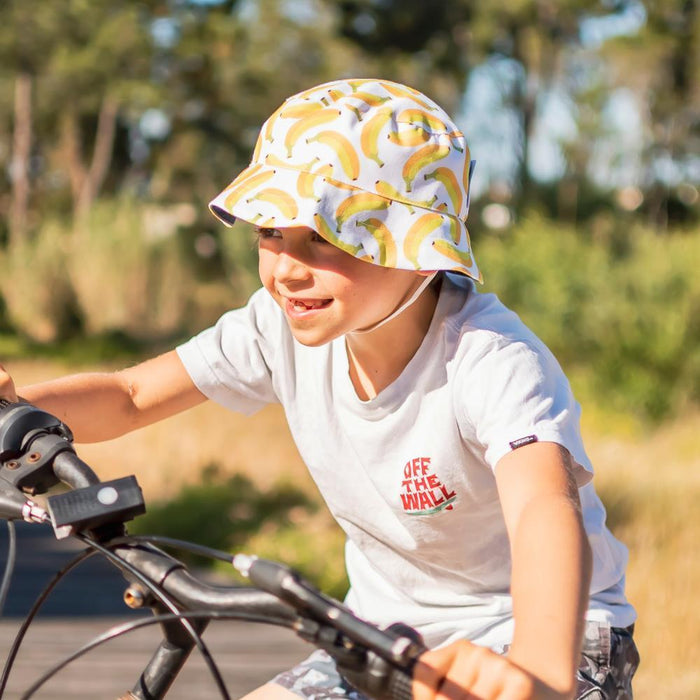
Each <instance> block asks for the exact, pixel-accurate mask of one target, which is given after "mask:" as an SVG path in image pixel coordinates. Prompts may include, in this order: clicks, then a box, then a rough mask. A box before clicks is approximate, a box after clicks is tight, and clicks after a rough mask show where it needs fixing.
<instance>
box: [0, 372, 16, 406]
mask: <svg viewBox="0 0 700 700" xmlns="http://www.w3.org/2000/svg"><path fill="white" fill-rule="evenodd" d="M0 399H5V400H6V401H12V402H14V401H17V392H16V391H15V383H14V382H13V381H12V377H11V376H10V375H9V374H8V373H7V372H6V371H5V368H4V367H3V366H2V365H0Z"/></svg>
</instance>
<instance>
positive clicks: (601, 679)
mask: <svg viewBox="0 0 700 700" xmlns="http://www.w3.org/2000/svg"><path fill="white" fill-rule="evenodd" d="M632 632H633V627H628V628H626V629H620V628H617V627H610V626H609V625H607V624H604V623H598V622H588V623H587V625H586V630H585V634H584V639H583V653H582V655H581V665H580V666H579V669H578V672H577V681H578V688H577V692H576V699H577V700H632V676H633V675H634V672H635V671H636V670H637V666H638V665H639V653H638V651H637V647H636V645H635V643H634V639H633V637H632ZM271 682H272V683H276V684H277V685H281V686H282V687H283V688H286V689H287V690H290V691H291V692H292V693H294V694H295V695H298V696H299V697H301V698H305V699H306V700H326V699H327V698H328V699H330V698H349V700H368V698H367V696H365V695H363V694H362V693H360V692H359V691H357V690H355V689H354V688H353V687H352V686H351V685H350V684H349V683H348V682H347V681H346V680H345V679H344V678H343V677H342V676H341V675H340V673H339V672H338V669H337V668H336V665H335V661H333V659H332V658H331V657H330V656H329V655H328V654H327V653H326V652H325V651H322V650H320V649H317V650H316V651H314V652H313V653H312V654H311V655H310V656H309V657H308V658H306V659H305V660H304V661H302V662H301V663H300V664H298V665H297V666H295V667H294V668H292V669H290V670H289V671H284V672H282V673H280V674H279V675H278V676H276V677H275V678H273V679H272V681H271Z"/></svg>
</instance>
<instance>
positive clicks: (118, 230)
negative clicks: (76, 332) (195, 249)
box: [66, 199, 193, 338]
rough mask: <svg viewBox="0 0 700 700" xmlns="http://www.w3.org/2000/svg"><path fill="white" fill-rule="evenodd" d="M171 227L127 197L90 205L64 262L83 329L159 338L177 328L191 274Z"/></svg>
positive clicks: (189, 294) (180, 324)
mask: <svg viewBox="0 0 700 700" xmlns="http://www.w3.org/2000/svg"><path fill="white" fill-rule="evenodd" d="M176 230H177V226H176V222H170V221H168V220H167V219H165V221H164V222H163V221H160V220H159V219H158V218H156V217H154V216H150V217H149V209H148V208H146V207H143V206H138V205H137V204H136V203H135V202H133V201H131V200H128V199H122V200H115V201H106V200H102V201H101V202H99V203H98V204H97V205H96V206H95V207H93V209H92V210H91V212H90V216H89V218H88V220H87V223H86V224H85V226H84V228H82V229H81V230H79V231H77V232H76V233H74V234H72V236H71V249H70V256H69V257H68V259H67V261H66V263H67V268H68V273H69V276H70V279H71V282H72V285H73V288H74V289H75V293H76V296H77V299H78V304H79V307H80V310H81V314H82V317H83V320H84V325H85V328H86V330H87V332H88V334H90V335H95V334H104V333H108V332H114V331H122V332H125V333H127V334H128V335H129V336H131V337H134V338H158V337H167V336H170V335H173V334H174V333H176V332H177V331H179V330H181V329H182V327H183V325H184V321H185V318H186V316H187V312H188V307H189V302H190V299H191V297H192V285H193V279H192V275H191V273H190V270H189V268H188V265H187V263H186V260H184V257H183V253H182V251H181V250H180V247H179V245H178V241H177V236H176Z"/></svg>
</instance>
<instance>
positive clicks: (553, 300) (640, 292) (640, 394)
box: [475, 216, 700, 421]
mask: <svg viewBox="0 0 700 700" xmlns="http://www.w3.org/2000/svg"><path fill="white" fill-rule="evenodd" d="M475 247H476V254H477V260H478V261H479V263H480V265H481V268H482V270H483V272H484V279H485V289H486V290H489V291H494V292H496V293H497V294H498V295H499V297H500V298H501V299H502V300H503V301H504V302H505V303H506V304H507V305H508V306H510V307H511V308H513V309H514V310H516V311H517V312H518V313H519V314H520V315H521V317H522V318H523V320H524V321H525V322H526V323H527V324H528V325H529V326H530V327H531V328H532V329H533V330H534V331H535V332H536V333H537V334H538V335H539V336H540V337H541V338H542V339H543V340H544V341H545V342H546V343H547V344H548V345H549V347H550V348H551V349H552V351H553V352H554V353H555V355H557V357H558V358H559V360H560V362H561V363H562V365H564V368H565V370H566V372H567V374H569V375H570V377H571V378H572V381H573V382H574V384H575V385H576V388H577V389H579V390H580V391H581V392H582V393H583V394H585V395H586V396H587V397H590V398H591V399H593V400H595V402H596V403H598V404H601V405H603V406H607V407H609V408H610V409H611V410H613V411H621V412H628V413H632V414H634V415H635V416H637V417H639V418H641V419H643V420H647V421H659V420H661V419H663V418H666V417H670V416H672V415H674V414H677V413H678V412H680V411H682V410H684V409H686V408H689V407H690V406H691V405H697V403H698V401H699V400H700V276H698V274H697V265H698V261H699V260H700V237H698V236H697V235H692V234H691V233H690V232H682V231H679V232H676V233H674V234H666V235H657V234H655V233H654V232H652V231H651V230H648V229H645V228H644V227H641V226H639V225H635V226H633V227H632V228H630V229H629V230H627V231H625V230H622V231H617V232H614V231H613V232H611V233H610V235H608V236H606V237H604V238H603V239H602V240H600V239H595V238H594V237H592V236H591V235H588V234H585V233H583V232H580V231H576V230H574V229H573V228H570V227H567V226H565V225H562V224H558V223H555V222H552V221H551V220H546V219H542V218H538V217H536V216H532V217H530V218H529V219H527V220H526V221H524V222H523V223H522V225H520V226H518V227H516V228H515V229H513V230H512V231H510V232H509V233H507V234H505V235H503V236H498V237H483V238H482V239H481V240H479V241H478V243H477V244H476V246H475Z"/></svg>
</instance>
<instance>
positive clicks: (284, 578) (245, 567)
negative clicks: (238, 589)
mask: <svg viewBox="0 0 700 700" xmlns="http://www.w3.org/2000/svg"><path fill="white" fill-rule="evenodd" d="M233 566H234V567H235V568H236V569H237V570H238V571H239V572H240V573H241V574H242V575H243V576H246V577H248V578H250V580H251V581H252V582H253V583H254V584H255V585H256V586H257V587H259V588H262V589H263V590H265V591H268V592H269V593H272V594H273V595H276V596H277V597H278V598H280V600H283V601H285V602H286V603H289V604H290V605H292V606H293V607H294V608H295V609H296V610H297V611H298V612H299V613H300V614H302V615H304V616H308V617H311V618H312V619H314V620H316V621H317V622H319V623H320V624H322V625H330V626H331V627H333V628H334V629H335V630H337V631H338V632H341V633H342V634H343V635H345V636H346V637H347V638H348V639H349V640H350V641H351V642H353V643H355V644H359V645H361V646H362V647H364V648H366V649H368V650H369V651H372V652H373V653H375V654H376V655H377V656H379V657H381V658H382V659H385V660H386V661H388V662H389V663H391V664H393V665H395V666H397V667H398V668H410V667H412V665H413V664H414V663H415V660H416V659H417V658H418V656H420V654H422V653H423V651H425V647H424V646H423V645H422V643H421V642H420V641H418V640H417V639H416V638H414V636H412V635H409V634H407V633H406V628H403V627H401V628H400V629H392V628H388V629H387V630H381V629H379V628H378V627H377V626H375V625H373V624H371V623H369V622H366V621H365V620H362V619H360V618H358V617H357V616H356V615H355V614H354V613H353V612H352V611H351V610H350V609H349V608H347V607H346V606H344V605H343V604H342V603H339V602H338V601H337V600H334V599H333V598H330V597H328V596H326V595H324V594H323V593H321V592H320V591H319V590H317V589H316V588H314V587H313V586H312V585H311V584H310V583H309V582H308V581H306V580H304V579H303V578H302V577H301V576H300V574H299V573H298V572H296V571H294V570H293V569H292V568H290V567H288V566H285V565H284V564H280V563H278V562H274V561H270V560H268V559H259V558H257V557H254V556H249V555H247V554H236V555H235V556H234V557H233Z"/></svg>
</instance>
